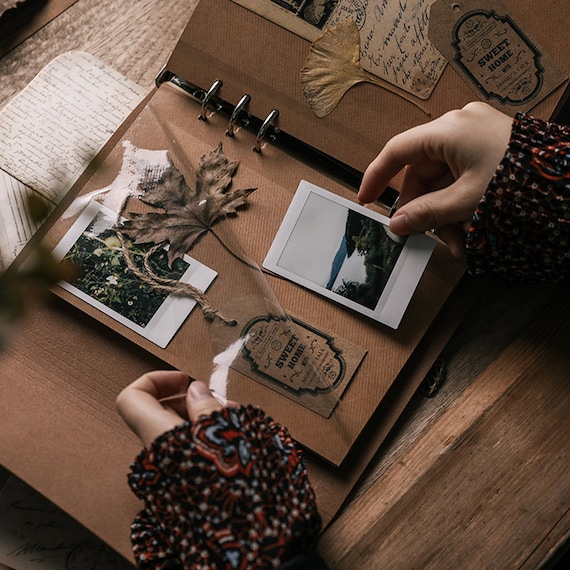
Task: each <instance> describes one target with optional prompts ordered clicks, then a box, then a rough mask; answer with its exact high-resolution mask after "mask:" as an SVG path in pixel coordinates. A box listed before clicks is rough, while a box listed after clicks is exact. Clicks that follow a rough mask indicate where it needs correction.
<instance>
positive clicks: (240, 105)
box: [226, 93, 251, 137]
mask: <svg viewBox="0 0 570 570" xmlns="http://www.w3.org/2000/svg"><path fill="white" fill-rule="evenodd" d="M250 101H251V97H250V96H249V95H248V94H247V93H246V94H245V95H244V96H243V97H242V98H241V99H240V100H239V102H238V104H237V105H236V106H235V108H234V110H233V111H232V114H231V116H230V120H229V122H228V129H227V130H226V136H227V137H233V136H234V126H235V124H236V122H237V120H238V118H239V114H240V113H241V112H242V111H243V110H244V109H245V107H246V105H247V104H248V103H249V102H250Z"/></svg>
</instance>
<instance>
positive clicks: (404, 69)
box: [327, 0, 447, 99]
mask: <svg viewBox="0 0 570 570" xmlns="http://www.w3.org/2000/svg"><path fill="white" fill-rule="evenodd" d="M433 2H434V0H375V1H373V0H340V1H339V3H338V4H337V7H336V8H335V10H334V11H333V13H332V15H331V17H330V18H329V20H328V21H327V27H331V26H334V25H336V24H337V23H339V22H341V21H344V20H345V19H347V18H352V19H353V20H354V21H355V22H356V24H357V26H358V28H359V30H360V48H361V52H360V62H361V65H362V67H363V68H364V69H365V70H366V71H369V72H370V73H372V74H374V75H376V76H378V77H381V78H382V79H385V80H386V81H388V82H390V83H392V84H393V85H396V86H397V87H400V88H401V89H404V90H405V91H407V92H409V93H412V94H413V95H416V96H417V97H420V98H421V99H427V98H428V97H429V96H430V95H431V93H432V91H433V89H434V87H435V85H436V83H437V81H438V80H439V78H440V76H441V74H442V72H443V70H444V68H445V65H446V63H447V61H446V60H445V59H444V57H443V56H442V55H441V54H440V53H439V52H438V51H437V50H436V48H435V47H434V46H433V45H432V43H431V42H430V40H429V39H428V24H429V8H430V6H431V4H432V3H433Z"/></svg>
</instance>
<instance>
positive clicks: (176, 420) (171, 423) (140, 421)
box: [117, 370, 223, 447]
mask: <svg viewBox="0 0 570 570" xmlns="http://www.w3.org/2000/svg"><path fill="white" fill-rule="evenodd" d="M222 408H223V406H222V404H221V403H220V402H219V401H218V400H216V398H214V396H213V395H212V392H211V391H210V389H209V388H208V386H206V384H204V383H203V382H200V381H198V380H195V381H193V382H191V383H190V384H189V378H188V376H187V375H186V374H184V373H183V372H179V371H177V370H156V371H153V372H148V373H146V374H143V375H142V376H141V377H140V378H138V379H137V380H135V381H134V382H133V383H132V384H130V385H129V386H127V387H126V388H125V389H124V390H123V391H122V392H121V393H120V394H119V395H118V396H117V409H118V410H119V414H120V415H121V417H122V418H123V420H124V421H125V422H126V423H127V425H128V426H129V427H130V428H131V429H132V430H133V431H134V432H135V433H136V434H137V435H138V436H139V438H140V440H141V441H142V443H143V445H144V446H145V447H146V446H148V445H150V443H152V442H153V441H154V440H155V439H156V438H157V437H158V436H160V435H162V434H163V433H165V432H167V431H170V430H171V429H173V428H175V427H176V426H177V425H180V424H181V423H183V422H185V421H186V420H190V421H191V422H195V421H197V420H198V418H199V417H200V416H202V415H209V414H211V413H212V412H215V411H220V410H221V409H222Z"/></svg>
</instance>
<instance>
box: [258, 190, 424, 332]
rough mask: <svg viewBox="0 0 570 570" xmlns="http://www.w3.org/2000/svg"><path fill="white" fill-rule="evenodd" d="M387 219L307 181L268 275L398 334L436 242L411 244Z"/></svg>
mask: <svg viewBox="0 0 570 570" xmlns="http://www.w3.org/2000/svg"><path fill="white" fill-rule="evenodd" d="M388 224H389V219H388V218H387V217H386V216H383V215H381V214H379V213H377V212H374V211H372V210H370V209H368V208H365V207H364V206H360V205H359V204H356V203H354V202H351V201H350V200H346V199H344V198H342V197H340V196H337V195H335V194H333V193H331V192H329V191H327V190H324V189H323V188H319V187H318V186H315V185H314V184H311V183H309V182H306V181H304V180H302V181H301V182H300V184H299V187H298V188H297V191H296V193H295V196H294V197H293V200H292V201H291V204H290V206H289V209H288V210H287V213H286V214H285V218H284V219H283V222H282V223H281V226H280V228H279V230H278V232H277V235H276V236H275V239H274V240H273V243H272V245H271V247H270V249H269V252H268V253H267V256H266V258H265V260H264V262H263V267H265V268H266V269H268V270H269V271H271V272H273V273H275V274H277V275H280V276H282V277H285V278H287V279H289V280H291V281H293V282H295V283H298V284H299V285H302V286H304V287H306V288H308V289H310V290H312V291H315V292H316V293H319V294H321V295H323V296H325V297H328V298H329V299H332V300H333V301H336V302H337V303H340V304H342V305H345V306H346V307H349V308H351V309H353V310H355V311H357V312H359V313H362V314H363V315H366V316H368V317H370V318H372V319H374V320H376V321H379V322H381V323H383V324H385V325H387V326H389V327H391V328H393V329H397V328H398V326H399V325H400V322H401V320H402V317H403V316H404V313H405V311H406V308H407V307H408V304H409V302H410V299H411V298H412V295H413V294H414V291H415V289H416V287H417V285H418V283H419V281H420V279H421V277H422V274H423V272H424V270H425V268H426V265H427V264H428V261H429V259H430V257H431V254H432V252H433V249H434V247H435V240H434V239H432V238H430V237H429V236H427V235H424V234H419V235H411V236H408V237H405V238H402V237H399V236H396V235H394V234H393V233H392V232H390V230H389V228H388Z"/></svg>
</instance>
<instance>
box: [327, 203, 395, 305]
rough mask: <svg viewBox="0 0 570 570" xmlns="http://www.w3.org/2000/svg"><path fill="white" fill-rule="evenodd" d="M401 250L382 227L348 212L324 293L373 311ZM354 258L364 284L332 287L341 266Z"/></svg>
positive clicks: (350, 282) (349, 283) (362, 216)
mask: <svg viewBox="0 0 570 570" xmlns="http://www.w3.org/2000/svg"><path fill="white" fill-rule="evenodd" d="M403 247H404V240H402V239H399V238H396V237H395V236H394V237H391V236H390V235H389V234H388V232H387V228H386V226H384V225H383V224H381V223H380V222H377V221H375V220H372V219H370V218H368V217H366V216H364V215H362V214H360V213H358V212H354V211H353V210H349V211H348V214H347V219H346V226H345V232H344V236H343V239H342V242H341V245H340V247H339V250H338V251H337V254H336V255H335V258H334V261H333V267H332V271H331V277H330V279H329V282H328V284H327V289H330V290H331V291H333V292H334V293H337V294H338V295H341V296H342V297H345V298H347V299H350V300H351V301H354V302H356V303H359V304H360V305H362V306H364V307H367V308H369V309H374V308H375V307H376V305H377V304H378V300H379V299H380V296H381V295H382V291H383V290H384V287H385V286H386V283H387V282H388V279H389V277H390V274H391V273H392V270H393V268H394V265H395V264H396V261H397V259H398V256H399V255H400V252H401V251H402V248H403ZM354 255H357V256H361V257H362V258H363V263H364V267H365V271H366V279H365V280H364V281H353V280H347V279H342V281H341V283H340V284H338V283H337V284H336V286H335V285H334V284H335V281H338V279H337V277H338V275H339V273H340V271H341V268H342V265H343V264H344V263H345V262H346V261H347V260H348V259H350V258H351V257H352V256H354Z"/></svg>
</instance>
